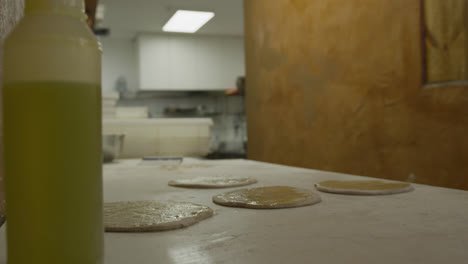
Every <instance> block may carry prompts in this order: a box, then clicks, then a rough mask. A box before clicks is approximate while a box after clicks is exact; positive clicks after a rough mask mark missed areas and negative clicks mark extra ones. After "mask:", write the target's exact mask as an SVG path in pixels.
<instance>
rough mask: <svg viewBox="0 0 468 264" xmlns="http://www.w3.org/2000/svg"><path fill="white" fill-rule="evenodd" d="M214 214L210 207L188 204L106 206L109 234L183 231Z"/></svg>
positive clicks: (133, 202)
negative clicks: (184, 228)
mask: <svg viewBox="0 0 468 264" xmlns="http://www.w3.org/2000/svg"><path fill="white" fill-rule="evenodd" d="M212 215H213V210H212V209H211V208H209V207H207V206H203V205H198V204H193V203H188V202H155V201H131V202H113V203H104V227H105V230H106V231H107V232H153V231H165V230H171V229H178V228H183V227H186V226H190V225H193V224H195V223H197V222H199V221H201V220H203V219H206V218H209V217H211V216H212Z"/></svg>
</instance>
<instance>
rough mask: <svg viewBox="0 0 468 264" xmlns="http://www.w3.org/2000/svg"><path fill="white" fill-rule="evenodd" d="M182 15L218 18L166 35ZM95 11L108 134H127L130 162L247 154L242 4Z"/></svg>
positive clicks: (174, 0)
mask: <svg viewBox="0 0 468 264" xmlns="http://www.w3.org/2000/svg"><path fill="white" fill-rule="evenodd" d="M91 2H92V1H91ZM88 6H90V5H88ZM91 6H92V4H91ZM177 10H195V11H196V10H200V11H205V12H206V11H208V12H213V13H214V17H212V18H211V19H210V20H209V21H208V22H207V23H206V24H204V25H203V26H202V27H201V28H200V29H199V30H198V31H196V32H194V33H180V32H165V31H163V27H164V26H165V24H166V23H167V22H168V21H169V20H170V19H171V17H172V16H173V15H174V14H175V12H176V11H177ZM95 12H96V13H95V21H94V29H95V32H96V34H97V36H98V39H99V41H100V42H101V44H102V48H103V57H102V80H103V81H102V90H103V117H104V119H105V120H104V128H103V129H104V133H124V134H126V136H125V143H124V148H123V153H122V157H123V158H137V157H141V156H152V155H153V156H154V155H156V156H158V155H159V156H163V155H165V156H167V155H190V156H203V157H207V158H245V157H246V146H247V132H246V114H245V98H244V94H245V78H244V76H245V54H244V39H243V32H244V16H243V13H244V12H243V1H242V0H202V1H186V0H185V1H184V0H151V1H149V0H137V1H127V0H100V1H98V4H97V8H96V11H95Z"/></svg>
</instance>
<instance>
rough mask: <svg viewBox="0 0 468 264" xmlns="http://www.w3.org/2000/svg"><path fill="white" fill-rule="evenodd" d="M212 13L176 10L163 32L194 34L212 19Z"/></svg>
mask: <svg viewBox="0 0 468 264" xmlns="http://www.w3.org/2000/svg"><path fill="white" fill-rule="evenodd" d="M214 15H215V14H214V13H213V12H200V11H189V10H177V12H175V14H174V15H173V16H172V17H171V19H169V21H167V23H166V25H164V27H163V31H167V32H183V33H195V32H197V31H198V30H199V29H200V28H201V27H202V26H203V25H205V24H206V22H208V21H210V19H212V18H213V17H214Z"/></svg>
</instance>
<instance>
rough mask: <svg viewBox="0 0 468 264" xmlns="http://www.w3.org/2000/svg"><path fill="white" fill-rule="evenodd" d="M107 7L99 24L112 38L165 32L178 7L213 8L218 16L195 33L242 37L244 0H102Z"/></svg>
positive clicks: (204, 9) (207, 9) (191, 8)
mask: <svg viewBox="0 0 468 264" xmlns="http://www.w3.org/2000/svg"><path fill="white" fill-rule="evenodd" d="M99 3H102V4H104V6H105V16H104V21H103V22H102V23H101V24H100V27H105V28H109V29H110V32H111V33H110V36H111V37H120V38H126V37H129V38H131V37H134V36H135V35H136V34H137V33H138V32H162V27H163V26H164V24H165V23H166V22H167V20H169V18H170V17H171V16H172V15H173V14H174V12H175V11H176V10H178V9H187V10H197V11H213V12H215V17H214V18H213V19H211V20H210V21H209V22H208V23H207V24H206V25H204V26H203V27H202V28H201V29H200V30H199V31H198V32H197V33H196V34H208V35H231V36H242V35H243V34H244V9H243V0H99Z"/></svg>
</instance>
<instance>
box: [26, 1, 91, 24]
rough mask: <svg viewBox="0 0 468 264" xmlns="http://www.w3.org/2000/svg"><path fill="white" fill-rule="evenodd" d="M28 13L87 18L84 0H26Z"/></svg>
mask: <svg viewBox="0 0 468 264" xmlns="http://www.w3.org/2000/svg"><path fill="white" fill-rule="evenodd" d="M24 13H25V14H26V15H29V14H31V15H33V14H40V15H63V16H71V17H76V18H79V19H83V20H86V15H85V13H84V0H25V8H24Z"/></svg>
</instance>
